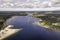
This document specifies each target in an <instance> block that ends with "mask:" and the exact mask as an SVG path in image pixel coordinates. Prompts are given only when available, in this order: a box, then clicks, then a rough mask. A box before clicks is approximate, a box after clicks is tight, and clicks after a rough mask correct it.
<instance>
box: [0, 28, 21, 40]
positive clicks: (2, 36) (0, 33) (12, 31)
mask: <svg viewBox="0 0 60 40" xmlns="http://www.w3.org/2000/svg"><path fill="white" fill-rule="evenodd" d="M21 30H22V29H9V28H6V29H4V30H1V31H0V40H3V39H5V38H7V37H9V36H11V35H13V34H15V33H17V32H18V31H21Z"/></svg>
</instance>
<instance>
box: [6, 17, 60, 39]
mask: <svg viewBox="0 0 60 40" xmlns="http://www.w3.org/2000/svg"><path fill="white" fill-rule="evenodd" d="M39 20H40V19H38V18H33V17H29V16H13V17H12V18H10V19H8V20H7V21H6V24H7V25H14V29H20V28H22V29H23V30H21V31H19V32H17V33H16V34H14V35H12V36H10V37H8V38H6V39H5V40H60V34H59V33H60V32H56V31H54V30H50V29H46V28H43V27H41V26H38V25H36V24H34V23H35V22H39Z"/></svg>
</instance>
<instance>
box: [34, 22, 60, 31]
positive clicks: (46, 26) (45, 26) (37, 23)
mask: <svg viewBox="0 0 60 40" xmlns="http://www.w3.org/2000/svg"><path fill="white" fill-rule="evenodd" d="M35 24H36V25H39V26H41V27H44V28H47V29H51V28H49V26H48V25H43V23H42V24H40V23H39V22H35ZM51 30H54V31H58V32H60V30H57V29H51Z"/></svg>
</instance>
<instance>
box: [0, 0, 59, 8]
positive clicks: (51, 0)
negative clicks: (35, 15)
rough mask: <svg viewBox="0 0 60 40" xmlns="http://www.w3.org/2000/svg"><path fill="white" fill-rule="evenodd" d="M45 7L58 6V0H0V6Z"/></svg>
mask: <svg viewBox="0 0 60 40" xmlns="http://www.w3.org/2000/svg"><path fill="white" fill-rule="evenodd" d="M29 5H30V6H29ZM47 7H60V0H0V8H47Z"/></svg>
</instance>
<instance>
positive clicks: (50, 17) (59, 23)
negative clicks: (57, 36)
mask: <svg viewBox="0 0 60 40" xmlns="http://www.w3.org/2000/svg"><path fill="white" fill-rule="evenodd" d="M38 15H40V14H36V15H33V17H36V18H40V19H41V20H42V21H40V22H39V23H40V24H41V25H43V26H45V28H49V29H53V30H60V16H59V15H60V14H45V16H41V15H40V16H38ZM53 23H55V24H56V25H55V24H54V25H53Z"/></svg>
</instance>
